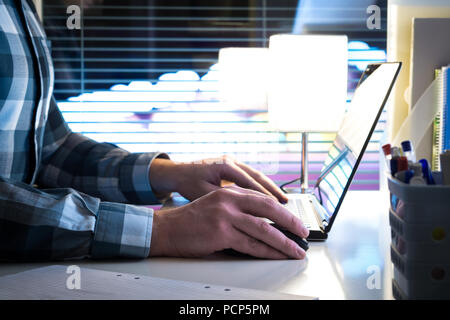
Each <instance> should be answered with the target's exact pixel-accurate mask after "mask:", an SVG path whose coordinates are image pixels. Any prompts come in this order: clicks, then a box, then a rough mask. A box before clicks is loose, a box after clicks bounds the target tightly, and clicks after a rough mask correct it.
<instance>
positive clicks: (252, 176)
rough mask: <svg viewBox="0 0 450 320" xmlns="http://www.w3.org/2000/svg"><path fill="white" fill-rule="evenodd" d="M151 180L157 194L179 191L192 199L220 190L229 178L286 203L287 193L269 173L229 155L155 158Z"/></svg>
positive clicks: (239, 184) (237, 183)
mask: <svg viewBox="0 0 450 320" xmlns="http://www.w3.org/2000/svg"><path fill="white" fill-rule="evenodd" d="M150 181H151V185H152V188H153V190H154V191H155V193H157V194H165V193H169V192H178V193H180V194H181V195H182V196H183V197H185V198H186V199H188V200H191V201H192V200H195V199H198V198H200V197H201V196H204V195H206V194H208V193H210V192H211V191H215V190H217V189H220V188H221V187H222V183H223V182H224V181H228V182H232V183H235V184H236V185H238V186H240V187H242V188H246V189H251V190H254V191H258V192H260V193H262V194H265V195H267V196H270V197H274V198H275V199H277V200H278V201H279V202H282V203H286V202H287V197H286V195H285V194H284V193H283V192H282V191H281V190H280V188H278V187H277V186H276V185H275V183H273V181H272V180H270V179H269V178H268V177H267V176H266V175H264V174H263V173H261V172H259V171H258V170H255V169H253V168H251V167H250V166H248V165H246V164H244V163H242V162H239V161H237V160H235V159H233V158H231V157H229V156H223V157H221V158H216V159H207V160H202V161H195V162H190V163H176V162H173V161H171V160H167V159H155V160H154V161H153V163H152V166H151V168H150Z"/></svg>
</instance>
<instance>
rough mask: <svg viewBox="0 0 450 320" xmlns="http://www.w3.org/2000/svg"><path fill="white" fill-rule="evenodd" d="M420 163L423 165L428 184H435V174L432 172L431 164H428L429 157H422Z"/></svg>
mask: <svg viewBox="0 0 450 320" xmlns="http://www.w3.org/2000/svg"><path fill="white" fill-rule="evenodd" d="M419 162H420V164H421V165H422V174H423V178H424V179H425V181H426V182H427V184H435V182H434V179H433V176H432V175H431V172H430V166H429V165H428V161H427V159H421V160H419Z"/></svg>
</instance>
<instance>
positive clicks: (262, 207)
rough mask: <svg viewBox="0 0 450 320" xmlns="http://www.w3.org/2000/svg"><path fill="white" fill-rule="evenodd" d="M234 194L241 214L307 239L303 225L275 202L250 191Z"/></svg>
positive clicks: (307, 231)
mask: <svg viewBox="0 0 450 320" xmlns="http://www.w3.org/2000/svg"><path fill="white" fill-rule="evenodd" d="M234 190H237V189H234ZM234 192H235V193H236V194H235V197H234V198H235V199H236V200H235V201H236V204H237V206H238V207H239V209H240V211H241V212H246V213H249V214H251V215H253V216H255V217H262V218H267V219H269V220H271V221H273V222H275V223H276V224H278V225H279V226H281V227H284V228H285V229H287V230H288V231H290V232H292V233H294V234H296V235H299V236H300V237H303V238H307V237H308V235H309V230H308V229H307V228H306V227H305V226H304V225H303V222H302V221H301V220H300V218H298V217H296V216H295V215H293V214H292V213H291V212H290V211H289V210H288V209H286V208H284V207H283V206H282V205H281V204H279V203H278V202H277V201H274V200H273V199H271V198H269V197H266V196H264V195H261V194H258V193H256V192H254V191H251V190H241V192H238V191H234Z"/></svg>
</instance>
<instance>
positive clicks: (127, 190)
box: [0, 0, 167, 260]
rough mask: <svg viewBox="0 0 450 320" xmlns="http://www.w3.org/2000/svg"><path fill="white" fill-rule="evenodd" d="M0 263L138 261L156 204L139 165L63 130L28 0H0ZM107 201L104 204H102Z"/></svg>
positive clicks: (149, 156) (144, 160)
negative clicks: (121, 258) (98, 259)
mask: <svg viewBox="0 0 450 320" xmlns="http://www.w3.org/2000/svg"><path fill="white" fill-rule="evenodd" d="M0 60H1V64H0V125H1V128H0V260H58V259H73V258H85V257H91V258H114V257H134V258H145V257H147V256H148V254H149V251H150V240H151V232H152V221H153V211H152V210H151V209H149V208H146V207H142V206H135V205H131V204H127V203H132V204H141V205H142V204H154V203H157V202H158V200H157V199H156V197H155V195H154V194H153V192H152V190H151V186H150V181H149V168H150V164H151V162H152V160H153V159H155V158H156V157H166V158H167V155H165V154H159V153H134V154H132V153H128V152H126V151H124V150H122V149H120V148H118V147H116V146H114V145H112V144H108V143H98V142H95V141H93V140H90V139H88V138H86V137H84V136H83V135H80V134H77V133H73V132H71V130H70V129H69V127H68V126H67V124H66V122H65V121H64V119H63V117H62V115H61V113H60V111H59V110H58V107H57V105H56V102H55V100H54V98H53V82H54V75H53V65H52V60H51V56H50V52H49V48H48V46H47V41H46V36H45V33H44V30H43V28H42V26H41V24H40V23H39V20H38V18H37V15H36V12H35V10H34V7H33V5H32V2H31V1H28V0H0ZM108 201H109V202H108Z"/></svg>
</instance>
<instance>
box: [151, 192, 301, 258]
mask: <svg viewBox="0 0 450 320" xmlns="http://www.w3.org/2000/svg"><path fill="white" fill-rule="evenodd" d="M258 217H264V218H268V219H269V220H271V221H273V222H275V223H276V224H278V225H280V226H282V227H284V228H286V229H287V230H289V231H291V232H292V233H294V234H296V235H298V236H300V237H303V238H306V237H307V236H308V234H309V231H308V229H306V228H305V227H304V226H303V224H302V222H301V220H300V219H298V218H297V217H295V216H294V215H292V214H291V213H290V212H289V211H288V210H287V209H285V208H284V207H283V206H282V205H280V204H279V203H278V201H276V200H275V199H274V198H272V197H269V196H266V195H264V194H261V193H259V192H256V191H252V190H247V189H242V188H239V187H233V188H222V189H218V190H216V191H212V192H210V193H208V194H207V195H205V196H203V197H201V198H199V199H197V200H195V201H194V202H192V203H190V204H188V205H185V206H183V207H179V208H175V209H168V210H162V211H155V213H154V218H153V231H152V239H151V248H150V256H173V257H201V256H206V255H209V254H211V253H214V252H216V251H221V250H224V249H229V248H231V249H234V250H236V251H239V252H242V253H245V254H248V255H251V256H254V257H258V258H267V259H287V258H293V259H303V258H304V257H305V255H306V253H305V251H304V250H303V249H302V248H300V247H299V246H298V245H297V244H296V243H295V242H294V241H292V240H290V239H288V238H287V237H286V236H285V235H284V234H283V233H281V232H280V231H279V230H277V229H276V228H274V227H272V226H271V225H270V224H269V223H267V222H266V221H264V220H262V219H260V218H258Z"/></svg>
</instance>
